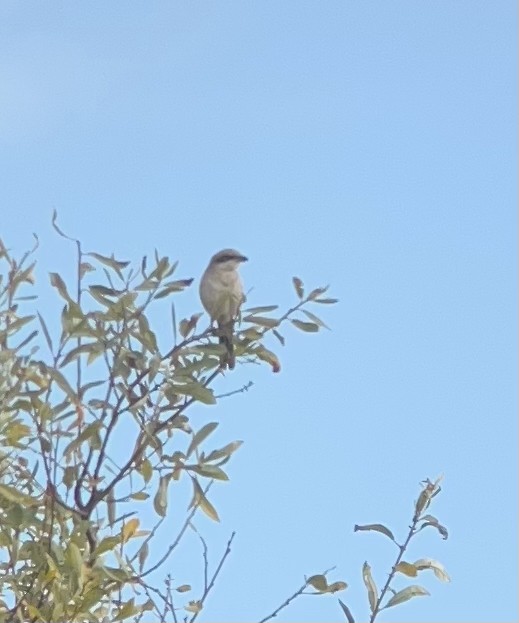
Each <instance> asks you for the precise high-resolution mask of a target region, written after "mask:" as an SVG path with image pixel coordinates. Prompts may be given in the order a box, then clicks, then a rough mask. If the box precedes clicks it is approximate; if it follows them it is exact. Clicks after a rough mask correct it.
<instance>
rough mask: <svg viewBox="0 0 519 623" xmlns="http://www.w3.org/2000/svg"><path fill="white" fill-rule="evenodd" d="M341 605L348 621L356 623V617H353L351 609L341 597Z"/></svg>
mask: <svg viewBox="0 0 519 623" xmlns="http://www.w3.org/2000/svg"><path fill="white" fill-rule="evenodd" d="M339 605H340V607H341V608H342V611H343V612H344V614H345V616H346V620H347V621H348V623H355V619H354V618H353V615H352V613H351V612H350V609H349V608H348V606H347V605H346V604H345V603H343V602H342V601H341V600H340V599H339Z"/></svg>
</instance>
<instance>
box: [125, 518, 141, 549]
mask: <svg viewBox="0 0 519 623" xmlns="http://www.w3.org/2000/svg"><path fill="white" fill-rule="evenodd" d="M139 523H140V522H139V520H138V519H136V518H134V519H130V521H129V522H128V523H126V524H124V526H123V532H122V542H123V543H126V542H127V541H129V540H130V539H131V538H132V536H133V535H134V534H135V533H136V532H137V529H138V527H139Z"/></svg>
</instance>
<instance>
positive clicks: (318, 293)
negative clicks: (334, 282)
mask: <svg viewBox="0 0 519 623" xmlns="http://www.w3.org/2000/svg"><path fill="white" fill-rule="evenodd" d="M329 287H330V286H324V288H315V290H312V291H311V292H310V294H309V295H308V296H307V299H308V300H309V301H314V300H315V299H316V298H317V297H318V296H321V294H324V293H325V292H326V290H328V288H329Z"/></svg>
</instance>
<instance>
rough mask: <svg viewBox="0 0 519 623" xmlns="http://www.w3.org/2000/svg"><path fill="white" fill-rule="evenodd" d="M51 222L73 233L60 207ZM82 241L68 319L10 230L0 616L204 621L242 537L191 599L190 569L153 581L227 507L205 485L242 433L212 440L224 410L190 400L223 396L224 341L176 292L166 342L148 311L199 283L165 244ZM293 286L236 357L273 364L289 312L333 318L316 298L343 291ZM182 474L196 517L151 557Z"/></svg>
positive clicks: (247, 314)
mask: <svg viewBox="0 0 519 623" xmlns="http://www.w3.org/2000/svg"><path fill="white" fill-rule="evenodd" d="M53 225H54V227H55V229H56V231H57V232H58V234H59V235H61V236H62V237H64V238H67V239H68V240H71V239H70V238H68V236H66V235H65V234H64V233H63V232H62V231H61V229H60V228H59V227H58V225H57V223H56V218H55V217H54V219H53ZM73 242H74V243H75V245H76V250H77V261H76V272H77V278H76V280H75V283H74V284H73V287H70V286H69V285H68V284H67V283H66V280H65V279H64V277H63V276H62V275H60V274H59V273H57V272H53V273H51V274H50V285H51V286H52V288H53V289H54V291H55V293H56V295H57V296H58V297H59V299H60V300H61V305H62V310H61V316H60V322H59V325H60V326H59V328H58V330H57V331H54V330H53V326H54V325H53V323H54V322H55V319H54V318H52V317H51V318H47V319H46V318H44V315H43V314H41V313H40V312H38V311H35V306H36V303H35V302H34V301H35V299H36V297H35V296H34V295H33V294H29V295H27V293H26V290H27V288H31V287H32V286H34V283H35V279H34V268H35V264H36V262H35V261H34V260H33V259H32V257H33V253H34V252H35V250H36V248H37V244H36V245H35V248H34V249H33V250H32V251H31V252H29V253H26V254H25V255H24V256H23V257H22V258H20V259H15V258H14V257H13V255H12V254H11V252H10V251H9V250H8V249H7V248H6V247H5V246H4V245H3V244H2V243H0V262H1V263H2V267H3V269H5V274H3V272H2V273H0V443H1V447H2V450H1V452H0V552H1V554H0V589H1V595H2V596H3V598H1V599H0V622H7V621H13V622H18V621H24V622H25V621H64V620H66V621H69V622H75V621H92V622H98V621H123V620H129V619H132V620H135V621H139V620H141V619H142V617H144V616H153V617H154V618H155V620H156V619H158V620H160V621H164V620H166V619H167V618H168V617H169V619H170V620H171V619H173V620H176V618H177V615H176V610H178V609H179V608H183V609H184V616H185V615H186V614H187V615H188V616H189V617H190V620H191V621H193V620H194V619H195V618H196V617H197V615H198V613H199V612H200V610H201V609H202V607H203V605H204V600H205V598H206V597H207V594H208V593H209V591H210V590H211V588H212V586H213V585H214V581H215V579H216V576H217V575H218V573H219V571H220V569H221V566H222V564H223V562H224V560H225V558H226V556H227V555H228V553H229V551H230V546H231V542H232V538H233V537H232V536H231V538H230V539H229V542H228V546H227V549H226V552H225V553H224V555H223V556H222V559H221V561H220V564H219V565H218V566H217V568H216V570H215V572H214V574H213V575H212V576H211V574H210V573H209V571H208V568H207V564H206V565H205V569H204V578H205V579H204V591H203V594H202V595H201V596H198V597H197V598H195V599H189V598H186V599H185V601H184V602H182V603H180V602H181V599H183V597H184V595H185V594H188V593H189V592H190V590H191V587H190V586H189V585H188V584H187V582H184V583H182V582H177V583H175V585H173V583H172V581H171V579H170V578H166V582H165V588H164V589H163V590H161V589H158V588H157V587H155V586H153V585H151V584H149V583H148V582H149V576H150V574H152V573H153V572H154V571H156V570H157V569H159V568H161V567H162V566H163V565H164V564H165V563H166V561H167V560H168V558H169V557H170V556H171V554H172V552H173V551H174V550H175V548H176V547H177V545H178V543H179V541H180V539H181V538H182V537H183V535H184V534H185V533H186V530H188V529H190V528H193V529H194V526H193V524H192V519H193V517H194V515H195V513H197V512H202V513H205V514H206V515H207V516H208V517H210V518H211V519H212V520H214V521H218V520H219V517H218V511H217V509H216V508H215V507H214V505H213V503H212V502H211V501H210V499H209V497H208V493H209V490H210V487H211V485H212V484H213V483H214V482H217V481H224V480H227V479H228V476H227V474H226V471H225V466H226V464H227V463H228V461H229V460H230V459H231V457H232V455H233V454H234V452H236V450H238V448H239V447H240V445H241V442H240V441H231V442H229V443H227V444H225V445H224V446H223V447H210V446H209V447H208V442H209V441H210V440H209V438H210V435H211V434H212V433H213V432H214V430H215V429H216V428H217V426H218V423H217V422H214V421H213V422H209V423H207V424H205V425H204V426H202V428H200V429H199V430H193V428H192V426H191V422H190V419H189V417H188V415H187V412H188V409H189V408H190V407H192V406H193V405H196V404H205V405H214V404H216V403H217V402H218V401H219V399H220V398H221V397H218V396H216V395H215V393H214V391H213V389H212V387H211V385H212V383H213V381H215V379H216V378H217V377H219V376H221V375H222V374H223V370H222V368H221V366H220V357H221V355H222V346H220V345H219V344H218V343H217V342H218V341H217V340H215V339H214V336H213V330H212V328H211V327H208V328H203V329H200V328H199V324H200V322H199V321H200V318H201V314H199V313H196V314H193V315H192V316H191V317H189V318H186V319H182V320H180V322H177V321H176V319H175V307H174V306H173V305H172V306H171V310H172V319H173V337H172V339H171V343H169V344H166V345H161V344H159V341H160V340H159V338H158V337H157V333H156V331H155V330H154V329H152V316H153V310H152V308H154V307H155V306H161V309H164V305H165V304H167V303H168V302H169V301H173V300H174V299H175V297H177V296H178V295H179V294H181V293H182V292H183V291H184V290H186V289H187V288H189V287H190V286H191V284H192V282H193V279H190V278H189V279H186V278H182V277H180V278H179V277H177V276H176V272H177V266H178V263H177V262H171V261H170V260H169V258H167V257H164V256H160V255H159V254H158V253H155V255H154V258H153V260H150V259H149V258H146V257H145V258H143V260H142V261H141V263H140V265H139V266H138V267H132V266H131V265H130V263H129V262H127V261H121V260H118V259H116V258H114V257H113V256H111V257H106V256H103V255H100V254H99V253H96V252H93V253H84V252H83V249H82V246H81V243H80V242H79V241H78V240H73ZM293 285H294V288H295V290H296V294H297V299H298V300H297V303H296V304H295V305H294V306H293V307H292V308H290V309H288V310H287V311H286V312H285V313H283V314H281V315H279V316H277V317H276V316H275V315H273V314H274V312H276V311H277V309H278V307H277V306H276V305H266V306H261V307H254V308H250V309H246V310H243V312H242V317H241V323H240V326H239V330H238V332H237V335H236V346H235V351H236V356H237V359H238V361H240V362H241V363H243V364H247V363H248V364H266V365H267V366H269V367H270V368H271V369H272V371H274V372H277V371H279V369H280V361H279V359H278V357H277V355H276V354H275V353H274V352H273V351H272V350H271V349H270V348H267V346H266V343H267V340H268V338H269V336H273V337H274V339H275V340H277V341H278V342H279V343H281V344H284V340H285V338H284V337H283V335H282V334H281V328H282V326H284V325H286V324H290V323H291V324H292V325H293V326H295V327H296V328H298V329H300V330H302V331H304V332H316V331H318V330H319V329H320V328H322V327H325V324H324V322H322V321H321V320H320V318H319V317H318V316H316V315H315V314H314V313H313V312H311V311H309V310H308V309H307V307H308V305H310V304H316V305H319V304H330V303H334V302H335V299H329V298H325V296H324V295H325V292H326V290H327V288H317V289H314V290H312V291H311V292H309V293H308V294H306V295H305V292H304V287H303V283H302V282H301V280H300V279H297V278H294V280H293ZM27 308H29V311H26V310H27ZM244 389H245V388H244ZM121 440H124V444H123V447H124V451H125V453H126V456H125V458H124V459H123V460H122V461H121V460H120V456H121V454H123V453H122V452H121ZM181 480H187V481H188V482H189V483H190V484H191V490H192V494H191V501H190V503H189V507H188V509H187V514H186V519H185V522H184V524H183V527H182V529H181V530H180V532H179V534H178V536H177V537H176V538H175V539H174V540H173V542H172V543H171V544H170V545H169V546H168V547H167V549H166V550H165V551H163V552H162V553H161V555H160V557H159V559H158V560H154V561H152V562H149V560H148V558H149V550H150V542H151V540H152V539H153V538H154V536H155V535H156V534H157V530H158V528H159V527H160V525H161V524H162V522H163V521H164V520H165V518H166V517H167V516H168V513H169V512H170V509H169V506H168V500H169V490H170V488H171V487H172V486H173V485H175V484H176V483H178V482H179V481H181ZM146 506H149V507H151V508H153V510H154V513H155V515H156V518H157V520H156V524H155V526H153V527H152V528H151V529H144V527H141V525H140V519H139V517H140V516H142V511H143V509H144V507H146ZM200 538H201V541H202V543H203V544H204V546H205V541H203V538H202V537H200ZM173 595H175V597H174V598H173ZM174 600H175V603H174ZM177 600H178V601H179V604H178V605H177V603H176V602H177ZM146 613H148V614H146Z"/></svg>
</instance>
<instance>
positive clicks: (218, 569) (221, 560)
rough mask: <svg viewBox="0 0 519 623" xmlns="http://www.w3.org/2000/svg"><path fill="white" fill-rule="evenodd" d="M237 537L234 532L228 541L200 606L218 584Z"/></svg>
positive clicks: (190, 622) (194, 617)
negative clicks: (217, 581) (216, 583)
mask: <svg viewBox="0 0 519 623" xmlns="http://www.w3.org/2000/svg"><path fill="white" fill-rule="evenodd" d="M235 536H236V532H233V533H232V534H231V537H230V539H229V540H228V541H227V547H226V548H225V552H224V553H223V555H222V557H221V559H220V562H219V563H218V566H217V567H216V569H215V572H214V573H213V577H212V578H211V581H210V582H209V584H208V585H207V587H206V588H205V590H204V593H203V595H202V598H201V599H200V604H201V605H202V606H203V605H204V602H205V600H206V598H207V596H208V595H209V593H210V592H211V589H212V588H213V586H214V583H215V582H216V578H217V577H218V575H219V574H220V571H221V570H222V567H223V564H224V562H225V559H226V558H227V556H228V555H229V554H230V553H231V544H232V542H233V539H234V537H235ZM201 610H202V609H201V608H200V610H198V611H197V612H195V613H194V614H193V616H192V617H191V618H190V619H189V623H193V621H195V620H196V619H197V617H198V615H199V613H200V612H201Z"/></svg>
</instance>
